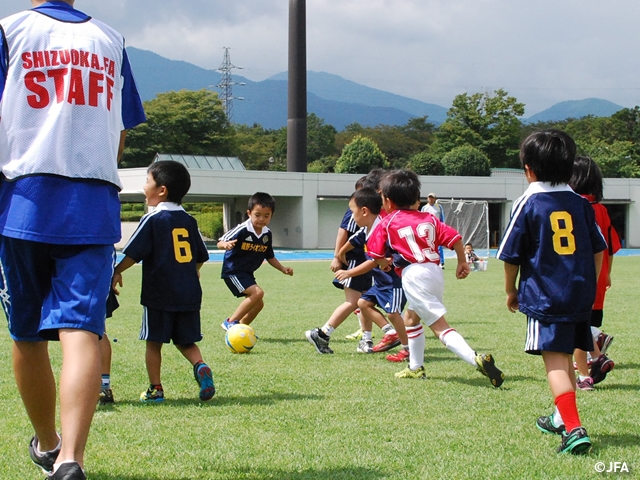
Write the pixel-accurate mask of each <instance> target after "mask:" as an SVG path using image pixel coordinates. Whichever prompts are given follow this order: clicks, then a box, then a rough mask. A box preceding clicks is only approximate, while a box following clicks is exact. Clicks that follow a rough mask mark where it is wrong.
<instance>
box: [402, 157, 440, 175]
mask: <svg viewBox="0 0 640 480" xmlns="http://www.w3.org/2000/svg"><path fill="white" fill-rule="evenodd" d="M407 168H408V169H409V170H413V171H414V172H416V173H417V174H418V175H444V165H443V164H442V160H441V159H440V158H438V157H436V156H435V155H433V154H431V153H429V152H420V153H416V154H415V155H412V156H411V158H409V163H407Z"/></svg>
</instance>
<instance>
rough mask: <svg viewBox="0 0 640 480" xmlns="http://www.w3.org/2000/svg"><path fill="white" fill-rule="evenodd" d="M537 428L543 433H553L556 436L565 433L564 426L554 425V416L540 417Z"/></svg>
mask: <svg viewBox="0 0 640 480" xmlns="http://www.w3.org/2000/svg"><path fill="white" fill-rule="evenodd" d="M536 427H538V430H540V431H541V432H542V433H551V434H555V435H562V434H563V433H564V432H565V428H564V425H560V426H558V427H556V426H555V425H554V423H553V415H548V416H547V415H544V416H542V417H538V420H537V421H536Z"/></svg>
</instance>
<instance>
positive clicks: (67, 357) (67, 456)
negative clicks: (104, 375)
mask: <svg viewBox="0 0 640 480" xmlns="http://www.w3.org/2000/svg"><path fill="white" fill-rule="evenodd" d="M59 334H60V344H61V345H62V372H61V374H60V424H61V428H62V448H61V450H60V455H59V456H58V460H57V462H56V463H61V462H63V461H67V460H73V461H76V462H78V463H79V464H80V466H82V467H83V466H84V450H85V447H86V444H87V439H88V437H89V429H90V427H91V420H92V419H93V413H94V412H95V410H96V398H97V396H98V392H99V391H100V370H101V362H100V346H99V345H98V336H97V335H96V334H94V333H91V332H87V331H85V330H69V329H62V330H60V332H59Z"/></svg>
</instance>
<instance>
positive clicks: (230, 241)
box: [216, 229, 238, 250]
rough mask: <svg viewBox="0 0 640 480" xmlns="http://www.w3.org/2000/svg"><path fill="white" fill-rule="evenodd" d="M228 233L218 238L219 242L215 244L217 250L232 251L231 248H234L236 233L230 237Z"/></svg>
mask: <svg viewBox="0 0 640 480" xmlns="http://www.w3.org/2000/svg"><path fill="white" fill-rule="evenodd" d="M234 230H235V229H234ZM230 233H231V232H227V233H226V234H225V235H223V236H222V237H220V240H218V243H216V247H218V250H233V247H235V246H236V242H237V241H238V236H237V232H236V234H235V235H230Z"/></svg>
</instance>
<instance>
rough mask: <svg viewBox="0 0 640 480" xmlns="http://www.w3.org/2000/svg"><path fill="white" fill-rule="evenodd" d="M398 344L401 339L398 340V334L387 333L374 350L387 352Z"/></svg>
mask: <svg viewBox="0 0 640 480" xmlns="http://www.w3.org/2000/svg"><path fill="white" fill-rule="evenodd" d="M398 345H400V340H398V334H397V333H387V334H385V336H384V337H382V340H380V342H379V343H378V344H377V345H376V346H375V347H373V351H374V352H376V353H377V352H386V351H387V350H391V349H392V348H395V347H397V346H398Z"/></svg>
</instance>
